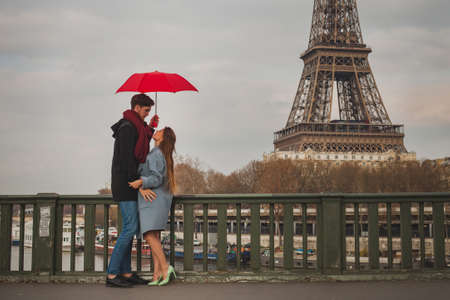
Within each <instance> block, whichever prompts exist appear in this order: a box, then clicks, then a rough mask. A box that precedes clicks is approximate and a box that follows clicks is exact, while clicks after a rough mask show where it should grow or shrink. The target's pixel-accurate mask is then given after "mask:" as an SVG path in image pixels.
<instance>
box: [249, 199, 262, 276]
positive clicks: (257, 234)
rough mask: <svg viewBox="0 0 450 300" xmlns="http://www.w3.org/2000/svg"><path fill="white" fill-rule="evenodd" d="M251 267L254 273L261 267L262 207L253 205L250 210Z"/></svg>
mask: <svg viewBox="0 0 450 300" xmlns="http://www.w3.org/2000/svg"><path fill="white" fill-rule="evenodd" d="M250 210H251V211H250V213H251V216H250V222H251V223H250V237H251V238H250V243H251V249H250V266H251V268H252V270H253V271H259V269H260V267H261V254H260V243H261V223H260V211H259V210H260V205H259V204H252V205H251V208H250Z"/></svg>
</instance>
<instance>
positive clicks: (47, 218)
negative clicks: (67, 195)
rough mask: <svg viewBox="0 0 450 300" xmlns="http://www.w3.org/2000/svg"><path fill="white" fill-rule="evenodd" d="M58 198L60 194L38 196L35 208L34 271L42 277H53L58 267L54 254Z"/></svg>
mask: <svg viewBox="0 0 450 300" xmlns="http://www.w3.org/2000/svg"><path fill="white" fill-rule="evenodd" d="M58 198H59V196H58V194H37V203H36V205H35V206H34V213H33V254H32V257H33V258H32V270H33V272H35V273H38V274H41V275H51V274H52V273H53V272H54V270H55V266H56V262H55V260H54V259H55V255H54V254H55V220H56V217H57V216H56V201H57V199H58ZM58 217H59V216H58Z"/></svg>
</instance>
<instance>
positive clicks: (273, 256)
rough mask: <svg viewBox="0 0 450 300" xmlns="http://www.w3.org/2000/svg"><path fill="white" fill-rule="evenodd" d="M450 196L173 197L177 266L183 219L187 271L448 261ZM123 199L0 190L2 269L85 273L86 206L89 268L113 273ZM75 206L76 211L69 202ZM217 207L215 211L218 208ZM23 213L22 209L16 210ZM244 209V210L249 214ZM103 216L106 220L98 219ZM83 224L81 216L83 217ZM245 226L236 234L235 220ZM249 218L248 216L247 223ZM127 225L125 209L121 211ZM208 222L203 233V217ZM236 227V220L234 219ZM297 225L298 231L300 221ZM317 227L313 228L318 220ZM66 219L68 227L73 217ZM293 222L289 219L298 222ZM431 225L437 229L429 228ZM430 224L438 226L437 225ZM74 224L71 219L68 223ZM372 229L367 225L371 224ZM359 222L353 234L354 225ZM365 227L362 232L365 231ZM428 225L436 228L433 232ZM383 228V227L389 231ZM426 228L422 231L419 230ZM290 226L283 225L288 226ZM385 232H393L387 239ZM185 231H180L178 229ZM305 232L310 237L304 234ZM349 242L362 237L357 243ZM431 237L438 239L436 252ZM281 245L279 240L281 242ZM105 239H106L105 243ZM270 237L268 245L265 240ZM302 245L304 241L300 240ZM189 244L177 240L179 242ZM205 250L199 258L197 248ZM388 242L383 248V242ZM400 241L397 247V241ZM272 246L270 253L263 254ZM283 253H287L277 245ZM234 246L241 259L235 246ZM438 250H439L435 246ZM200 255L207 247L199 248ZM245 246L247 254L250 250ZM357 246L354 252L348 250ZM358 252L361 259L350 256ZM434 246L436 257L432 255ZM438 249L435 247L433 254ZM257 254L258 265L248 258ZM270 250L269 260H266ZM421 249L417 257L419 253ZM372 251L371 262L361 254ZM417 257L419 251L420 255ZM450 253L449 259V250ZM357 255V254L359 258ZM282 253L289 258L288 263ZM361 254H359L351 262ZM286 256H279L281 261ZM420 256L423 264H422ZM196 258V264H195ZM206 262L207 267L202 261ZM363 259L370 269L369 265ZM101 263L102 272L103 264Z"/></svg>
mask: <svg viewBox="0 0 450 300" xmlns="http://www.w3.org/2000/svg"><path fill="white" fill-rule="evenodd" d="M449 203H450V193H400V194H227V195H206V194H205V195H180V196H177V197H175V198H174V201H173V205H172V209H171V212H170V216H169V226H170V231H169V251H168V253H169V261H170V263H171V264H175V262H176V260H177V259H178V258H176V255H175V254H176V239H175V235H176V232H175V225H176V223H177V222H178V221H180V220H182V222H183V230H182V236H183V245H182V248H183V251H182V252H183V255H182V258H181V260H182V263H181V262H180V259H178V265H177V268H178V270H179V271H180V270H183V271H193V270H194V269H196V271H200V270H201V271H203V272H211V271H210V268H209V265H210V264H214V265H215V268H214V270H217V271H229V272H231V273H233V272H235V273H239V272H241V271H242V270H244V269H245V270H246V271H248V270H251V271H254V272H263V271H266V270H267V271H272V270H275V269H276V270H279V269H282V270H286V271H296V272H300V273H302V272H303V273H304V272H309V271H312V272H318V273H324V274H343V273H346V272H356V273H358V272H361V271H363V269H364V270H368V271H374V272H375V271H376V272H378V271H381V270H385V271H392V270H397V269H401V270H403V271H413V270H416V269H419V270H439V271H442V270H444V269H447V268H448V266H449V263H450V262H449V259H448V252H449V251H450V249H447V254H446V244H447V248H450V247H448V246H449V244H448V243H449V239H448V228H449V222H448V221H449V211H448V206H449ZM112 206H117V203H116V202H113V201H112V199H111V197H110V196H100V195H92V196H66V195H57V194H38V195H27V196H0V211H1V223H0V274H3V275H5V274H6V275H23V274H46V275H66V274H75V273H78V274H80V271H79V270H76V268H75V261H76V257H75V255H76V231H77V229H76V224H77V219H79V217H80V216H77V208H80V207H82V208H83V210H84V214H83V215H82V218H83V220H84V222H82V223H83V224H84V242H83V255H82V258H83V266H84V268H83V271H82V274H98V275H104V274H105V270H106V269H107V265H108V256H109V252H108V246H110V245H109V244H108V243H109V239H108V238H105V237H107V236H108V233H109V227H110V222H111V218H110V213H109V212H110V207H112ZM66 207H70V214H69V216H67V212H66V213H65V208H66ZM96 209H102V210H103V224H100V225H102V226H101V227H102V230H103V233H104V238H103V240H102V241H101V242H100V244H103V251H102V253H101V254H99V253H98V250H97V254H96V249H95V247H96V234H97V232H96V223H97V224H98V223H99V220H98V215H97V214H96ZM211 211H214V213H211ZM14 212H15V213H14ZM27 213H28V214H30V216H29V217H28V219H31V218H32V223H31V222H30V224H32V236H31V237H29V238H28V240H29V239H32V241H29V242H31V243H30V244H31V252H32V254H31V261H32V262H31V268H29V269H28V270H25V269H26V268H25V267H24V257H25V254H24V252H25V249H26V243H27V241H28V240H27V236H26V234H25V227H26V226H25V225H26V221H25V219H26V215H27ZM13 214H14V215H15V216H14V219H15V222H18V225H17V226H16V227H18V230H19V231H20V232H19V239H18V245H17V246H15V247H16V250H17V249H18V254H17V256H18V266H17V268H16V269H15V270H13V269H12V268H11V261H12V260H11V253H12V248H13V246H12V238H11V236H12V229H13V223H14V222H13ZM244 215H245V216H244ZM96 216H97V222H96ZM67 218H70V235H71V238H70V257H69V259H68V260H69V261H70V263H69V264H68V265H70V268H68V269H65V270H64V268H63V236H64V235H63V227H64V226H63V224H64V220H65V219H67ZM211 218H212V219H214V222H216V223H215V224H217V233H215V232H214V233H211V232H210V231H209V230H208V227H209V226H204V225H205V224H210V220H211ZM247 218H248V219H249V224H250V230H249V236H250V243H249V244H250V247H249V248H250V249H249V251H248V252H250V253H247V252H245V251H246V250H244V248H245V247H244V246H248V245H243V243H242V239H243V236H244V234H245V232H244V233H243V228H242V222H243V221H244V219H247ZM78 221H79V220H78ZM230 222H232V223H233V224H234V223H235V224H236V227H235V232H236V233H235V234H234V233H233V230H230V228H229V226H228V225H229V223H230ZM246 222H247V220H246ZM277 222H278V224H282V241H283V243H282V245H281V244H280V246H279V247H277V248H275V240H276V238H278V236H277V235H276V233H275V230H276V223H277ZM118 223H119V224H118V225H119V230H120V216H118ZM196 223H201V224H203V225H202V226H201V230H200V231H198V230H197V231H196V230H195V229H196V228H195V224H196ZM227 224H228V225H227ZM294 224H298V225H299V226H298V228H297V227H294ZM312 224H313V225H314V227H315V230H314V232H311V231H310V230H309V229H308V228H309V227H308V226H309V225H312ZM66 225H67V224H66ZM261 225H265V228H267V227H268V230H267V231H268V232H266V233H265V235H264V234H263V235H264V236H265V237H267V236H268V245H265V248H266V249H262V247H261V243H262V236H263V235H262V234H261ZM289 225H290V226H289ZM394 226H396V227H395V228H398V226H400V237H399V238H400V245H401V247H400V248H401V251H400V253H401V263H399V264H396V263H395V260H396V254H395V253H399V251H398V249H397V250H396V251H394V250H395V249H393V248H394V247H393V241H396V240H398V238H396V237H394V236H393V228H394ZM427 226H428V227H427ZM430 226H431V227H430ZM66 227H67V226H66ZM366 227H367V231H364V228H366ZM349 228H350V229H352V230H351V231H352V232H350V233H349V232H348V230H349ZM361 228H362V230H361ZM425 228H428V229H429V231H430V232H431V234H428V236H426V234H425ZM381 229H383V230H381ZM413 231H414V232H415V231H418V232H417V233H418V234H417V235H418V237H414V236H413ZM195 232H198V233H201V234H202V244H203V245H202V247H200V246H198V245H196V246H194V234H195ZM280 232H281V231H280ZM380 232H382V233H383V235H386V236H383V237H382V236H380ZM177 234H181V233H180V232H178V233H177ZM212 234H214V235H217V244H216V245H214V249H215V256H214V257H215V259H214V260H211V259H210V255H209V254H211V253H210V252H211V246H212V245H210V240H209V238H208V235H212ZM230 235H233V238H234V237H235V244H236V245H235V247H233V246H231V247H230V245H229V243H228V239H227V237H229V236H230ZM300 236H301V238H300ZM414 239H419V244H420V246H419V249H418V250H416V249H414V251H413V248H414V247H413V240H414ZM348 241H353V242H352V243H350V245H351V246H349V242H348ZM380 241H382V242H383V243H385V242H386V243H387V252H386V251H385V252H386V253H387V254H386V256H387V257H386V259H384V260H381V259H380ZM426 241H427V242H430V243H431V244H432V247H431V248H430V249H428V248H427V247H426ZM278 242H279V243H280V240H278ZM365 242H367V252H368V253H366V254H364V253H362V254H361V248H362V247H361V243H363V244H364V243H365ZM98 244H99V241H98V240H97V245H98ZM266 244H267V243H266ZM295 245H297V246H295ZM180 247H181V246H178V248H180ZM199 247H200V248H201V251H200V252H201V256H200V258H198V257H196V256H195V253H194V248H195V249H196V250H199ZM381 248H382V247H381ZM397 248H398V247H397ZM262 250H263V251H262ZM277 250H280V251H277ZM233 251H234V257H233V259H230V252H233ZM430 251H431V252H430ZM197 252H199V251H197ZM244 252H245V253H244ZM349 253H350V255H349ZM351 253H353V256H352V255H351ZM427 253H428V254H427ZM430 253H431V254H430ZM244 254H245V255H247V254H249V257H248V258H249V265H248V266H247V265H245V266H244V264H246V262H248V260H247V261H244V260H243V255H244ZM263 254H264V255H266V258H267V259H268V262H267V266H266V265H263V264H262V263H261V258H262V257H264V256H263ZM416 254H417V255H416ZM96 255H97V256H98V255H100V256H101V257H102V258H103V263H102V264H103V267H102V268H98V266H96V262H95V256H96ZM363 256H364V257H367V260H364V259H362V258H363ZM415 256H417V257H415ZM446 256H447V257H446ZM142 257H143V255H142V242H141V240H137V242H136V263H135V265H136V266H135V269H136V270H137V271H138V272H142V271H143V270H142ZM350 258H351V259H350ZM280 260H282V264H280V263H279V261H280ZM349 260H353V261H349ZM277 262H278V263H277ZM416 262H418V263H416ZM194 265H196V266H197V267H196V268H194ZM199 266H200V267H199ZM363 266H364V267H363ZM99 269H100V270H99Z"/></svg>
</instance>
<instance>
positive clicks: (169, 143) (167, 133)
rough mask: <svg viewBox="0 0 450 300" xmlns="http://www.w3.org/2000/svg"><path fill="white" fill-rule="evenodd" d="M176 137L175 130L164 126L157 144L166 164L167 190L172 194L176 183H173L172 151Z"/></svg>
mask: <svg viewBox="0 0 450 300" xmlns="http://www.w3.org/2000/svg"><path fill="white" fill-rule="evenodd" d="M176 140H177V137H176V136H175V132H174V131H173V129H172V128H170V127H165V128H164V130H163V140H162V141H161V144H159V149H161V152H162V153H163V154H164V158H165V159H166V164H167V178H168V179H169V181H168V185H169V190H170V192H171V193H172V194H175V191H176V185H175V176H174V172H173V152H174V151H175V142H176Z"/></svg>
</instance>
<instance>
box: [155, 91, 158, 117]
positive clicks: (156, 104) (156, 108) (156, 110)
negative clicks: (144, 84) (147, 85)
mask: <svg viewBox="0 0 450 300" xmlns="http://www.w3.org/2000/svg"><path fill="white" fill-rule="evenodd" d="M155 114H156V115H157V114H158V92H155Z"/></svg>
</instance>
